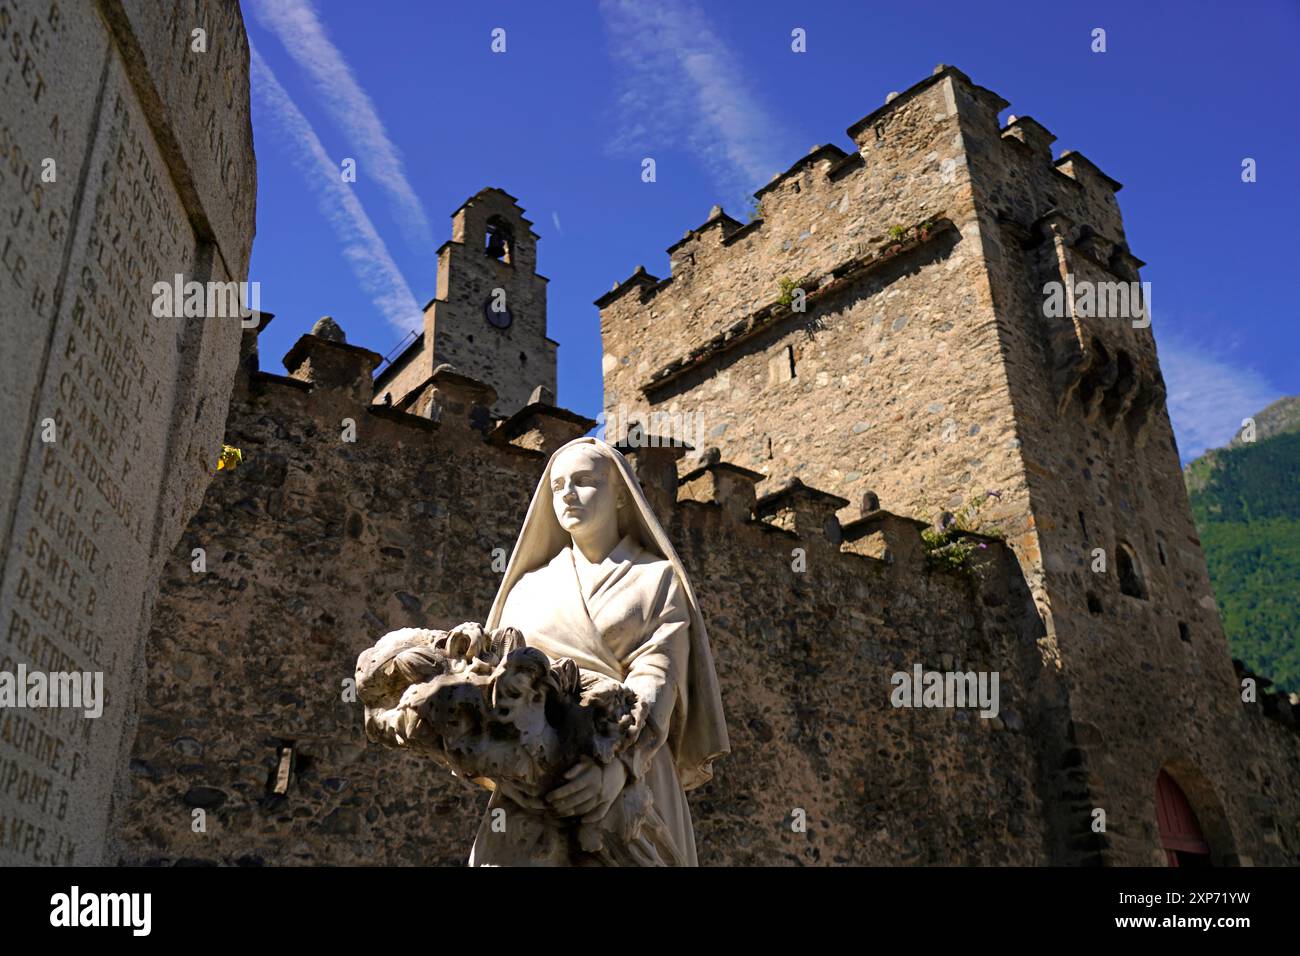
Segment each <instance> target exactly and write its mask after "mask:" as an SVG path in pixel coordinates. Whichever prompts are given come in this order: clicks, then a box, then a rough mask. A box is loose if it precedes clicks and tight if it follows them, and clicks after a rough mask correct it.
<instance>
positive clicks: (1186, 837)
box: [1156, 770, 1210, 866]
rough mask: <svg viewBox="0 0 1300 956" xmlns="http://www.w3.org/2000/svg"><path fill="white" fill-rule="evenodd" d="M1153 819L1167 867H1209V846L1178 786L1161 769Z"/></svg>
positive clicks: (1157, 782) (1190, 806)
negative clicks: (1155, 821) (1156, 826)
mask: <svg viewBox="0 0 1300 956" xmlns="http://www.w3.org/2000/svg"><path fill="white" fill-rule="evenodd" d="M1156 820H1157V822H1158V823H1159V824H1160V845H1161V846H1162V847H1164V850H1165V856H1166V857H1167V858H1168V861H1169V865H1170V866H1209V865H1210V845H1209V844H1208V843H1206V842H1205V837H1204V836H1203V835H1202V833H1201V825H1200V824H1199V823H1197V822H1196V814H1195V813H1193V812H1192V805H1191V804H1190V803H1188V802H1187V797H1186V795H1185V794H1184V793H1183V791H1182V788H1181V787H1179V786H1178V784H1176V783H1175V782H1174V778H1173V777H1171V776H1169V774H1167V773H1165V772H1164V771H1163V770H1161V771H1160V775H1159V776H1158V777H1156Z"/></svg>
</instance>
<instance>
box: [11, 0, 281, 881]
mask: <svg viewBox="0 0 1300 956" xmlns="http://www.w3.org/2000/svg"><path fill="white" fill-rule="evenodd" d="M0 39H2V40H3V46H4V48H5V52H6V55H5V56H4V57H0V88H2V89H4V91H5V94H4V102H3V105H0V154H3V156H4V161H3V164H0V219H2V220H3V222H4V224H5V228H4V233H3V238H0V334H2V335H3V337H4V342H5V346H4V349H3V351H2V352H0V403H2V404H0V407H2V408H3V409H4V412H5V414H3V415H0V446H2V447H3V448H4V457H3V461H4V464H3V467H2V468H0V632H2V633H3V638H0V864H36V863H45V864H48V863H55V864H95V863H99V862H104V861H105V859H106V857H111V852H110V851H108V850H107V849H106V844H107V842H108V833H107V831H108V826H109V823H108V821H109V819H110V813H111V809H112V806H113V804H114V802H115V801H116V802H120V801H121V796H122V792H123V790H124V787H125V782H126V766H127V762H128V759H127V758H128V748H129V743H130V740H131V739H132V737H133V733H132V724H133V713H134V705H133V696H134V693H135V688H137V687H139V686H140V680H139V670H140V664H141V661H142V657H143V638H144V635H145V634H146V633H147V629H148V624H149V618H150V611H151V607H152V604H153V600H154V596H155V594H156V592H157V578H158V573H159V571H160V569H161V564H162V561H163V559H164V557H165V555H166V553H167V552H168V551H169V550H170V549H171V547H172V545H173V544H174V543H175V541H176V540H177V538H178V537H179V536H180V533H181V531H182V530H183V528H184V526H185V524H186V522H187V521H188V520H189V519H190V517H191V516H192V514H193V512H194V510H195V508H196V507H197V506H198V503H199V502H200V501H201V500H202V497H203V494H204V491H205V490H206V488H207V485H208V483H209V481H210V479H211V477H212V476H213V474H214V473H215V471H216V464H217V460H218V457H219V455H220V452H221V445H222V442H221V439H222V432H223V429H224V426H225V419H226V413H227V409H228V403H229V396H230V390H231V387H232V383H233V374H234V371H235V365H236V362H237V361H238V357H239V345H240V338H241V334H242V329H241V327H242V326H243V325H244V322H243V321H242V319H243V318H244V317H245V316H246V313H245V312H244V310H243V301H242V299H241V298H239V295H240V293H242V292H244V291H245V288H244V286H243V284H242V280H244V278H245V276H246V273H247V269H248V259H249V252H250V248H251V243H252V235H253V215H254V204H255V198H256V177H255V171H254V167H253V152H252V128H251V124H250V122H249V106H248V55H249V54H248V42H247V37H246V35H245V32H244V25H243V20H242V18H241V15H240V12H239V7H238V5H237V4H234V3H222V2H209V0H196V2H192V3H187V4H183V5H182V4H175V5H172V4H168V5H165V6H159V5H158V4H155V3H152V2H149V0H97V2H92V0H81V2H51V0H7V2H6V3H5V4H4V8H3V9H2V10H0ZM173 288H181V289H186V290H188V291H191V292H192V291H193V290H198V293H197V295H196V297H193V301H194V302H195V303H197V302H198V301H199V300H200V299H201V300H202V302H203V304H202V305H201V306H199V307H197V308H194V309H180V308H179V305H180V303H178V302H176V301H175V300H174V299H172V298H171V297H170V292H169V293H168V296H166V297H164V298H160V293H159V291H158V290H159V289H166V290H171V289H173ZM164 300H165V301H164ZM214 302H215V303H224V305H225V308H220V307H218V308H214V307H213V306H214ZM232 306H233V308H232ZM241 313H242V314H241ZM181 822H183V821H178V823H181Z"/></svg>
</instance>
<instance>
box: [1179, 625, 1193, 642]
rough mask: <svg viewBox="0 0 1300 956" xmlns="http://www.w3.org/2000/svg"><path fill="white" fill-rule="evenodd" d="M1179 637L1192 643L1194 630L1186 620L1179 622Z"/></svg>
mask: <svg viewBox="0 0 1300 956" xmlns="http://www.w3.org/2000/svg"><path fill="white" fill-rule="evenodd" d="M1178 638H1179V640H1182V641H1185V642H1187V643H1188V644H1190V643H1192V632H1191V629H1190V628H1188V626H1187V622H1186V621H1179V622H1178Z"/></svg>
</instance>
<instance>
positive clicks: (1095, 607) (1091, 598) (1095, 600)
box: [1088, 591, 1101, 614]
mask: <svg viewBox="0 0 1300 956" xmlns="http://www.w3.org/2000/svg"><path fill="white" fill-rule="evenodd" d="M1088 613H1090V614H1100V613H1101V598H1099V597H1097V595H1095V594H1093V593H1092V592H1091V591H1089V592H1088Z"/></svg>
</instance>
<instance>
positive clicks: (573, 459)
mask: <svg viewBox="0 0 1300 956" xmlns="http://www.w3.org/2000/svg"><path fill="white" fill-rule="evenodd" d="M550 479H551V489H550V490H551V506H552V507H553V508H554V510H555V518H556V520H557V521H559V523H560V527H561V528H563V529H564V530H565V531H567V532H568V533H569V534H570V535H576V536H578V537H582V536H587V535H599V534H600V533H601V531H602V530H603V529H606V528H615V529H616V528H618V527H619V526H620V524H621V522H620V516H621V513H622V511H623V509H625V508H626V507H627V500H628V499H627V486H626V485H625V484H624V483H623V480H622V477H621V476H620V475H619V473H618V471H617V469H616V467H615V465H614V461H613V460H612V459H611V458H610V457H609V456H608V455H606V454H604V453H603V451H602V449H601V448H600V446H597V445H594V444H575V445H570V446H569V447H568V448H565V449H564V450H563V451H561V452H560V453H559V454H558V455H556V457H555V461H554V462H553V463H552V464H551V473H550Z"/></svg>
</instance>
